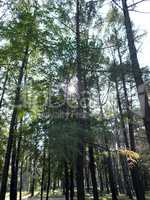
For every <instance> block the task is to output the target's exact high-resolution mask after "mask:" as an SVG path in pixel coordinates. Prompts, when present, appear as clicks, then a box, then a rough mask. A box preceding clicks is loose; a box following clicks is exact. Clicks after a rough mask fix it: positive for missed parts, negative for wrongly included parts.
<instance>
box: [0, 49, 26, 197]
mask: <svg viewBox="0 0 150 200" xmlns="http://www.w3.org/2000/svg"><path fill="white" fill-rule="evenodd" d="M28 49H29V47H28V45H27V47H26V49H25V53H24V58H23V61H22V66H21V67H20V72H19V77H18V83H17V88H16V91H15V102H14V109H13V113H12V117H11V122H10V129H9V136H8V142H7V149H6V155H5V161H4V167H3V172H2V182H1V191H0V199H1V200H5V195H6V189H7V180H8V171H9V165H10V156H11V151H12V144H13V140H14V131H15V125H16V123H17V115H18V105H19V103H20V90H21V83H22V79H23V74H24V68H25V67H26V65H27V62H28Z"/></svg>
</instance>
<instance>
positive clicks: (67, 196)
mask: <svg viewBox="0 0 150 200" xmlns="http://www.w3.org/2000/svg"><path fill="white" fill-rule="evenodd" d="M64 170H65V200H69V172H68V164H67V162H66V161H65V162H64Z"/></svg>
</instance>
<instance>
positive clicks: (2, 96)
mask: <svg viewBox="0 0 150 200" xmlns="http://www.w3.org/2000/svg"><path fill="white" fill-rule="evenodd" d="M7 80H8V70H7V72H6V76H5V80H4V84H3V91H2V95H1V99H0V109H1V107H2V103H3V99H4V94H5V91H6V84H7Z"/></svg>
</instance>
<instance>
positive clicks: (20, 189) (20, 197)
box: [19, 161, 23, 200]
mask: <svg viewBox="0 0 150 200" xmlns="http://www.w3.org/2000/svg"><path fill="white" fill-rule="evenodd" d="M22 171H23V161H22V162H21V166H20V187H19V200H22V174H23V172H22Z"/></svg>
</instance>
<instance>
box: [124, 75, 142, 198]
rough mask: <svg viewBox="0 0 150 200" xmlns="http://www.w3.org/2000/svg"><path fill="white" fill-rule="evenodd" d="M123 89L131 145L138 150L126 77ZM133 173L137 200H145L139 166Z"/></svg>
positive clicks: (134, 149) (132, 170) (134, 168)
mask: <svg viewBox="0 0 150 200" xmlns="http://www.w3.org/2000/svg"><path fill="white" fill-rule="evenodd" d="M123 89H124V96H125V102H126V109H127V115H128V123H129V136H130V147H131V150H132V151H136V146H135V137H134V127H133V116H132V113H131V111H130V107H129V100H128V94H127V89H126V84H125V79H124V77H123ZM131 175H132V181H133V187H134V190H135V194H136V198H137V200H145V191H144V186H143V182H142V180H141V174H140V171H139V169H138V167H137V166H136V167H133V169H131Z"/></svg>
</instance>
